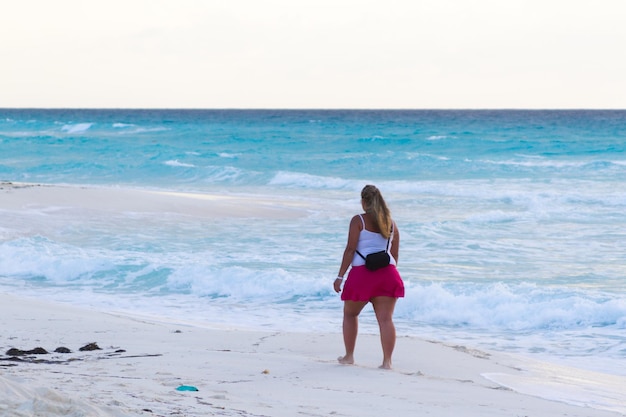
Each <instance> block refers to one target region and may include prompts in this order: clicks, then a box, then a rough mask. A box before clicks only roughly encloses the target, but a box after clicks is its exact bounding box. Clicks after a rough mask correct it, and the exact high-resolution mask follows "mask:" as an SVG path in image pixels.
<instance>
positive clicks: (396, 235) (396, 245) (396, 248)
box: [389, 222, 400, 264]
mask: <svg viewBox="0 0 626 417" xmlns="http://www.w3.org/2000/svg"><path fill="white" fill-rule="evenodd" d="M389 251H390V252H391V256H393V259H395V260H396V264H397V263H398V254H399V253H400V231H399V230H398V225H397V224H396V222H393V240H392V241H391V249H390V250H389Z"/></svg>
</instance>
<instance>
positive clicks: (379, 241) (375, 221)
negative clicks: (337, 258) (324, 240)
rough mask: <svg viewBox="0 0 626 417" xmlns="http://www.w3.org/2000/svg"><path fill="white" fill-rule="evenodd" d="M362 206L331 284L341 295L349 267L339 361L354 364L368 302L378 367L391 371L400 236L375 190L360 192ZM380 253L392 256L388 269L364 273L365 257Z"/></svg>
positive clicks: (401, 294) (368, 188) (368, 187)
mask: <svg viewBox="0 0 626 417" xmlns="http://www.w3.org/2000/svg"><path fill="white" fill-rule="evenodd" d="M361 205H362V206H363V210H364V211H365V213H363V214H357V215H356V216H354V217H352V220H351V221H350V231H349V232H348V243H347V244H346V249H345V250H344V252H343V260H342V262H341V267H340V268H339V274H338V276H337V279H335V282H334V287H335V291H336V292H338V293H339V292H341V283H342V282H343V276H344V274H345V273H346V271H347V270H348V268H349V267H350V265H352V268H351V269H350V273H349V274H348V279H347V280H346V283H345V285H344V286H343V292H342V293H341V299H342V300H343V301H344V306H343V341H344V344H345V346H346V354H345V355H344V356H340V357H339V359H338V360H339V363H342V364H353V363H354V347H355V345H356V337H357V333H358V328H359V314H360V313H361V310H363V307H365V306H366V305H367V303H369V302H371V303H372V306H373V307H374V312H375V313H376V320H378V327H379V329H380V341H381V344H382V348H383V363H382V365H381V366H380V367H381V368H383V369H391V355H392V354H393V349H394V347H395V344H396V328H395V326H394V324H393V310H394V308H395V306H396V301H397V300H398V298H399V297H404V284H403V282H402V278H401V277H400V274H399V273H398V271H397V270H396V264H397V262H398V250H399V248H400V232H399V231H398V227H397V226H396V224H395V222H394V221H393V220H392V219H391V213H390V212H389V209H388V208H387V204H386V203H385V200H384V199H383V196H382V195H381V193H380V191H379V190H378V188H376V187H375V186H373V185H366V186H365V187H364V188H363V190H362V191H361ZM381 250H387V252H388V253H389V254H390V255H391V256H390V263H389V265H387V266H385V267H383V268H380V269H377V270H375V271H371V270H369V269H367V268H366V267H365V260H364V257H367V255H368V254H370V253H374V252H378V251H381ZM359 253H360V254H359ZM361 255H362V256H361Z"/></svg>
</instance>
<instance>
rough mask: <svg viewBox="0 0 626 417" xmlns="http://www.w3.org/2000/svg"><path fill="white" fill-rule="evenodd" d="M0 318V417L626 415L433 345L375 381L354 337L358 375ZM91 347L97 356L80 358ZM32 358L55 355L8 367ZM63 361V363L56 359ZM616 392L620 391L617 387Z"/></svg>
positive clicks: (307, 339) (528, 371)
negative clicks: (190, 388) (35, 351)
mask: <svg viewBox="0 0 626 417" xmlns="http://www.w3.org/2000/svg"><path fill="white" fill-rule="evenodd" d="M0 306H1V307H0V312H1V314H0V328H2V336H0V349H1V350H2V355H0V358H1V359H2V360H1V361H0V370H1V377H0V415H2V416H7V417H8V416H16V417H17V416H20V417H21V416H188V417H190V416H207V415H220V416H285V417H287V416H295V415H307V416H332V415H336V416H372V417H373V416H381V415H389V416H391V415H431V416H466V417H471V416H476V417H479V416H480V417H486V416H551V417H556V416H568V417H576V416H579V417H601V416H605V417H609V416H617V415H623V414H624V413H626V405H623V404H622V405H621V406H620V405H617V404H614V403H613V404H611V401H610V399H607V398H604V399H602V398H598V397H594V393H593V390H594V388H595V386H596V383H597V382H598V381H594V380H593V378H594V376H593V375H590V374H587V373H584V372H582V371H577V370H573V369H566V368H561V367H557V366H548V365H547V364H545V366H542V364H539V363H532V362H530V361H527V360H522V359H520V358H514V357H511V356H508V355H502V354H494V353H488V352H483V351H477V350H473V349H472V348H471V347H466V346H450V345H445V344H442V343H439V342H437V341H429V340H420V339H417V338H408V337H402V336H400V337H399V339H398V344H397V350H396V353H395V363H394V369H393V370H391V371H384V370H380V369H378V368H377V365H378V362H379V360H380V357H379V356H380V352H379V350H380V346H379V342H378V338H377V336H375V335H361V336H360V338H359V345H358V352H357V354H358V357H357V360H358V363H357V364H356V365H353V366H349V365H339V364H338V363H337V362H336V360H335V358H336V357H337V356H338V354H340V353H341V348H342V341H341V334H340V333H339V332H338V333H335V334H316V333H285V332H258V331H248V330H241V329H234V328H232V329H230V328H217V327H216V328H201V327H196V326H193V325H189V324H185V323H172V322H166V321H156V320H153V319H147V318H140V317H130V316H124V315H121V314H117V313H114V312H108V313H104V312H98V311H90V310H85V309H77V308H74V307H68V306H64V305H58V304H53V303H49V302H42V301H37V300H31V299H22V298H16V297H13V296H11V295H8V294H0ZM89 343H96V344H97V346H98V347H100V348H101V350H94V351H79V349H80V347H82V346H85V345H86V344H89ZM36 347H42V348H44V349H46V350H47V351H48V352H52V353H49V354H42V355H33V354H30V355H23V356H16V357H17V358H19V360H15V359H11V358H15V357H11V356H9V355H6V354H5V353H6V352H7V351H8V349H11V348H16V349H22V350H31V349H34V348H36ZM58 347H66V348H68V349H70V350H71V351H72V353H54V352H53V351H54V350H55V349H57V348H58ZM10 359H11V360H10ZM568 371H569V372H570V373H571V376H572V377H571V378H567V375H566V373H567V372H568ZM574 376H575V377H574ZM497 381H502V383H498V382H497ZM615 382H616V384H619V383H621V387H623V386H624V385H623V383H624V380H623V378H622V380H621V381H617V378H616V381H615ZM180 386H193V387H195V388H197V390H198V391H178V390H177V388H178V387H180ZM508 386H511V387H512V389H511V388H508ZM516 388H517V389H516ZM519 388H521V389H519ZM616 389H619V386H617V385H616ZM603 392H604V393H606V390H604V391H603ZM542 396H546V397H550V398H552V400H549V399H543V398H541V397H542ZM604 400H605V401H604ZM568 402H569V404H568ZM575 402H578V403H579V404H578V405H575V404H574V403H575ZM590 405H592V406H594V407H596V408H591V407H590ZM601 408H606V409H609V410H602V409H601Z"/></svg>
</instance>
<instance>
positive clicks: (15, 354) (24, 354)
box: [0, 342, 160, 366]
mask: <svg viewBox="0 0 626 417" xmlns="http://www.w3.org/2000/svg"><path fill="white" fill-rule="evenodd" d="M78 350H79V351H80V352H92V351H97V350H103V349H102V348H101V347H100V346H98V344H97V343H95V342H92V343H87V344H86V345H84V346H82V347H80V348H79V349H78ZM125 352H126V351H125V350H124V349H117V350H115V351H112V352H104V353H103V355H104V356H101V357H99V358H98V359H107V358H112V357H119V355H120V354H122V353H125ZM54 353H61V354H69V353H72V350H71V349H69V348H67V347H65V346H60V347H58V348H56V349H55V350H54ZM49 354H50V352H48V351H47V350H46V349H44V348H42V347H36V348H34V349H30V350H24V349H18V348H11V349H9V350H7V351H6V357H1V356H0V362H9V363H7V364H0V366H16V365H17V364H18V363H48V364H50V363H68V362H73V361H79V360H82V358H68V359H65V360H47V359H41V356H40V355H49ZM138 356H160V355H138Z"/></svg>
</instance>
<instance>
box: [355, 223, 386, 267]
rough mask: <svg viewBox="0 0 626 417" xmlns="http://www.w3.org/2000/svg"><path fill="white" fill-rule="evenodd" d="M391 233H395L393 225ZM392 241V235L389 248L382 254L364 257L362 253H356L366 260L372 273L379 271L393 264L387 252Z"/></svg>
mask: <svg viewBox="0 0 626 417" xmlns="http://www.w3.org/2000/svg"><path fill="white" fill-rule="evenodd" d="M391 233H393V225H392V226H391ZM390 240H391V235H389V239H387V247H386V248H385V250H381V251H380V252H374V253H370V254H369V255H367V256H363V255H362V254H361V252H359V251H356V253H358V254H359V256H360V257H361V258H363V259H365V267H366V268H367V269H369V270H370V271H376V270H377V269H380V268H384V267H386V266H387V265H389V264H390V263H391V256H389V253H388V252H387V251H388V250H389V242H390Z"/></svg>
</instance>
